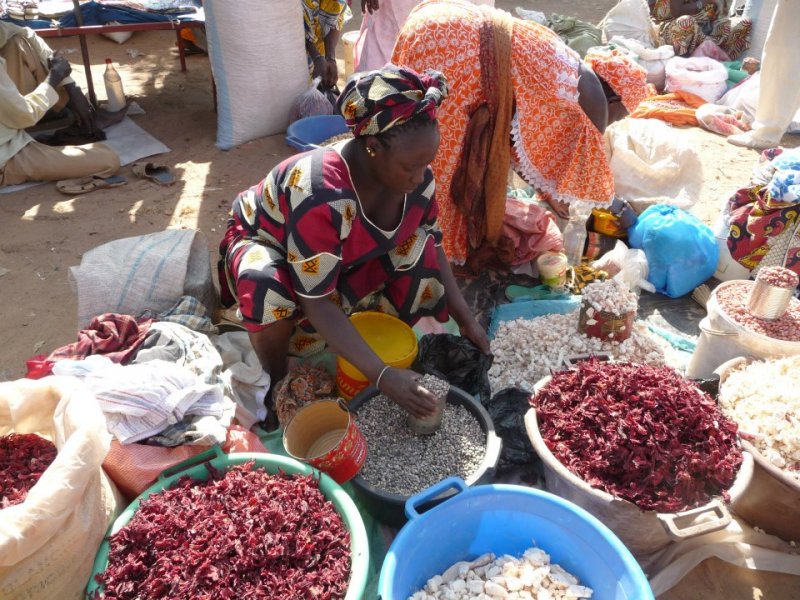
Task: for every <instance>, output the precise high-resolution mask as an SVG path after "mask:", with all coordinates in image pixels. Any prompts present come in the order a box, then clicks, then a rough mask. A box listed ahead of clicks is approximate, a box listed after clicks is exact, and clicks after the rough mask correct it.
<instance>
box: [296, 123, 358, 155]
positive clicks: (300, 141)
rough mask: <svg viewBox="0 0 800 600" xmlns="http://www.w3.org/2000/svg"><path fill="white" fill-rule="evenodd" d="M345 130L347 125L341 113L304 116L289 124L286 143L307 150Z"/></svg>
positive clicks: (301, 150)
mask: <svg viewBox="0 0 800 600" xmlns="http://www.w3.org/2000/svg"><path fill="white" fill-rule="evenodd" d="M346 132H347V125H345V122H344V117H342V116H341V115H320V116H317V117H305V118H304V119H299V120H297V121H295V122H294V123H292V124H291V125H289V128H288V129H287V130H286V143H287V144H289V145H290V146H291V147H292V148H297V149H298V150H300V152H307V151H308V150H313V149H314V148H317V147H318V146H317V144H319V143H320V142H324V141H325V140H327V139H329V138H332V137H333V136H335V135H340V134H342V133H346Z"/></svg>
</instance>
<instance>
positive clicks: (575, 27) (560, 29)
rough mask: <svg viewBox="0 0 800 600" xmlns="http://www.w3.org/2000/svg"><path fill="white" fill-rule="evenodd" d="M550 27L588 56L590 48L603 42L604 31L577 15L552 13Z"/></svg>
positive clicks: (583, 54)
mask: <svg viewBox="0 0 800 600" xmlns="http://www.w3.org/2000/svg"><path fill="white" fill-rule="evenodd" d="M550 29H552V30H553V31H555V32H556V33H557V34H558V35H559V37H560V38H561V39H562V40H564V43H565V44H566V45H567V46H569V47H570V48H572V49H573V50H575V52H577V53H578V54H580V55H581V56H586V51H587V50H589V48H592V47H594V46H601V45H602V44H603V32H602V31H600V29H598V28H597V27H595V26H594V25H592V24H591V23H586V22H585V21H580V20H578V19H576V18H575V17H568V16H565V15H557V14H555V13H554V14H552V15H550Z"/></svg>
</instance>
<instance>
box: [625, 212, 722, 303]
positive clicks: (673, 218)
mask: <svg viewBox="0 0 800 600" xmlns="http://www.w3.org/2000/svg"><path fill="white" fill-rule="evenodd" d="M628 241H629V242H630V244H631V246H632V247H633V248H639V249H641V250H644V252H645V254H646V255H647V263H648V264H649V266H650V273H649V275H648V277H647V279H648V281H649V282H650V283H652V284H653V285H654V286H655V288H656V290H657V291H658V292H659V293H661V294H665V295H667V296H669V297H670V298H679V297H681V296H683V295H684V294H688V293H689V292H691V291H692V290H693V289H694V288H696V287H697V286H698V285H700V284H701V283H703V282H704V281H706V280H707V279H708V278H709V277H711V276H712V275H713V274H714V271H715V270H716V268H717V261H718V260H719V249H718V248H717V243H716V241H715V240H714V233H713V232H712V231H711V229H710V228H709V227H708V226H706V225H704V224H703V223H701V222H700V220H699V219H698V218H697V217H695V216H694V215H691V214H689V213H688V212H686V211H685V210H681V209H680V208H676V207H674V206H667V205H665V204H656V205H655V206H651V207H650V208H648V209H647V210H646V211H644V212H643V213H642V214H641V215H639V220H638V221H637V222H636V225H634V226H633V228H632V229H631V230H630V231H629V232H628Z"/></svg>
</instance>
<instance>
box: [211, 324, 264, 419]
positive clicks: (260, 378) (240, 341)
mask: <svg viewBox="0 0 800 600" xmlns="http://www.w3.org/2000/svg"><path fill="white" fill-rule="evenodd" d="M209 337H210V339H211V342H212V343H213V344H214V346H216V348H217V350H219V353H220V356H222V368H223V369H224V371H223V372H222V375H221V376H222V382H223V385H224V386H225V395H226V396H228V397H229V398H233V400H234V401H235V402H236V420H237V421H239V424H240V425H241V426H242V427H245V428H247V429H250V428H251V427H252V426H253V425H255V424H256V423H258V422H259V421H263V420H264V419H266V418H267V408H266V406H264V399H265V398H266V396H267V390H269V384H270V377H269V374H268V373H267V372H266V371H265V370H264V368H263V367H262V366H261V362H260V361H259V360H258V356H256V351H255V350H253V346H252V344H251V343H250V337H249V336H248V335H247V332H244V331H234V332H230V333H223V334H221V335H212V336H209Z"/></svg>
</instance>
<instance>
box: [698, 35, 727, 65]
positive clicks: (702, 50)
mask: <svg viewBox="0 0 800 600" xmlns="http://www.w3.org/2000/svg"><path fill="white" fill-rule="evenodd" d="M698 56H706V57H708V58H713V59H714V60H718V61H719V62H724V61H729V60H730V59H731V58H730V56H728V53H727V52H725V50H723V49H722V48H720V47H719V46H717V45H716V44H715V43H714V42H712V41H711V40H706V41H704V42H703V43H702V44H700V45H699V46H698V47H697V48H695V50H694V52H692V58H697V57H698Z"/></svg>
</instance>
